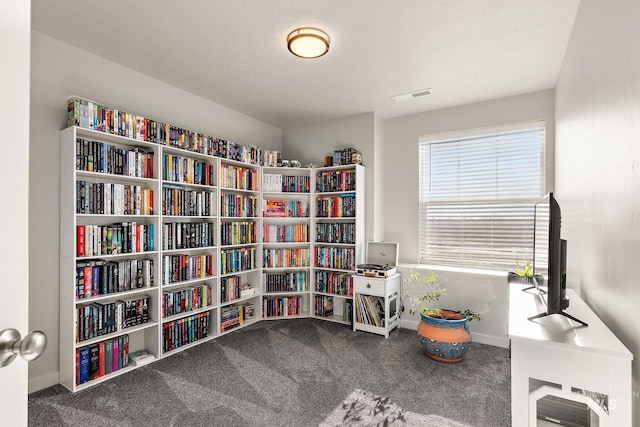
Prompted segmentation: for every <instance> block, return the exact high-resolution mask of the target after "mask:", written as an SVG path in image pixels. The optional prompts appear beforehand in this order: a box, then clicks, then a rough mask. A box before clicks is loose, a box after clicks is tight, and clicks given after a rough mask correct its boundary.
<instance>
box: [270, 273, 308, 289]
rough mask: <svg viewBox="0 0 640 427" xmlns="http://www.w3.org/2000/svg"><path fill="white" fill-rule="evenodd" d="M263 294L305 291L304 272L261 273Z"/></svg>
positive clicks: (305, 280)
mask: <svg viewBox="0 0 640 427" xmlns="http://www.w3.org/2000/svg"><path fill="white" fill-rule="evenodd" d="M262 290H263V292H304V291H306V290H307V272H306V271H287V272H284V273H262Z"/></svg>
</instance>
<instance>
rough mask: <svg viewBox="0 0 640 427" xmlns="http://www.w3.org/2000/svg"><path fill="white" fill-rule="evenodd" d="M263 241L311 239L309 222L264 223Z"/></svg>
mask: <svg viewBox="0 0 640 427" xmlns="http://www.w3.org/2000/svg"><path fill="white" fill-rule="evenodd" d="M262 241H263V242H265V243H272V242H287V243H289V242H291V243H294V242H297V243H304V242H308V241H309V224H287V225H281V224H263V225H262Z"/></svg>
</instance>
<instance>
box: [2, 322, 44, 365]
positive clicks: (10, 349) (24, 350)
mask: <svg viewBox="0 0 640 427" xmlns="http://www.w3.org/2000/svg"><path fill="white" fill-rule="evenodd" d="M45 348H47V336H46V335H45V334H44V332H42V331H33V332H31V333H29V334H27V335H26V336H25V337H24V339H23V338H22V337H20V332H18V331H17V330H15V329H5V330H3V331H2V332H0V368H2V367H4V366H7V365H8V364H10V363H11V362H13V359H15V358H16V356H17V355H18V354H19V355H20V357H22V358H23V359H24V360H26V361H27V362H31V361H32V360H35V359H37V358H38V357H40V356H41V355H42V353H44V349H45Z"/></svg>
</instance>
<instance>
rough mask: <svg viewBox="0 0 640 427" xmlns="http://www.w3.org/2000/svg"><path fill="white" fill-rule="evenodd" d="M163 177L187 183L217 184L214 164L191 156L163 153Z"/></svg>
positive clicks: (166, 179) (167, 179)
mask: <svg viewBox="0 0 640 427" xmlns="http://www.w3.org/2000/svg"><path fill="white" fill-rule="evenodd" d="M162 160H163V165H164V167H163V168H162V179H163V180H165V181H171V182H181V183H185V184H198V185H207V186H213V185H216V168H215V166H214V165H212V164H210V163H207V162H203V161H201V160H196V159H192V158H190V157H183V156H176V155H173V154H164V155H163V158H162Z"/></svg>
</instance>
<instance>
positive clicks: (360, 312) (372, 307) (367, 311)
mask: <svg viewBox="0 0 640 427" xmlns="http://www.w3.org/2000/svg"><path fill="white" fill-rule="evenodd" d="M356 297H357V298H356V299H357V301H356V321H357V322H358V323H362V324H364V325H371V326H377V327H384V298H383V297H379V296H375V295H363V294H357V296H356Z"/></svg>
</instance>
